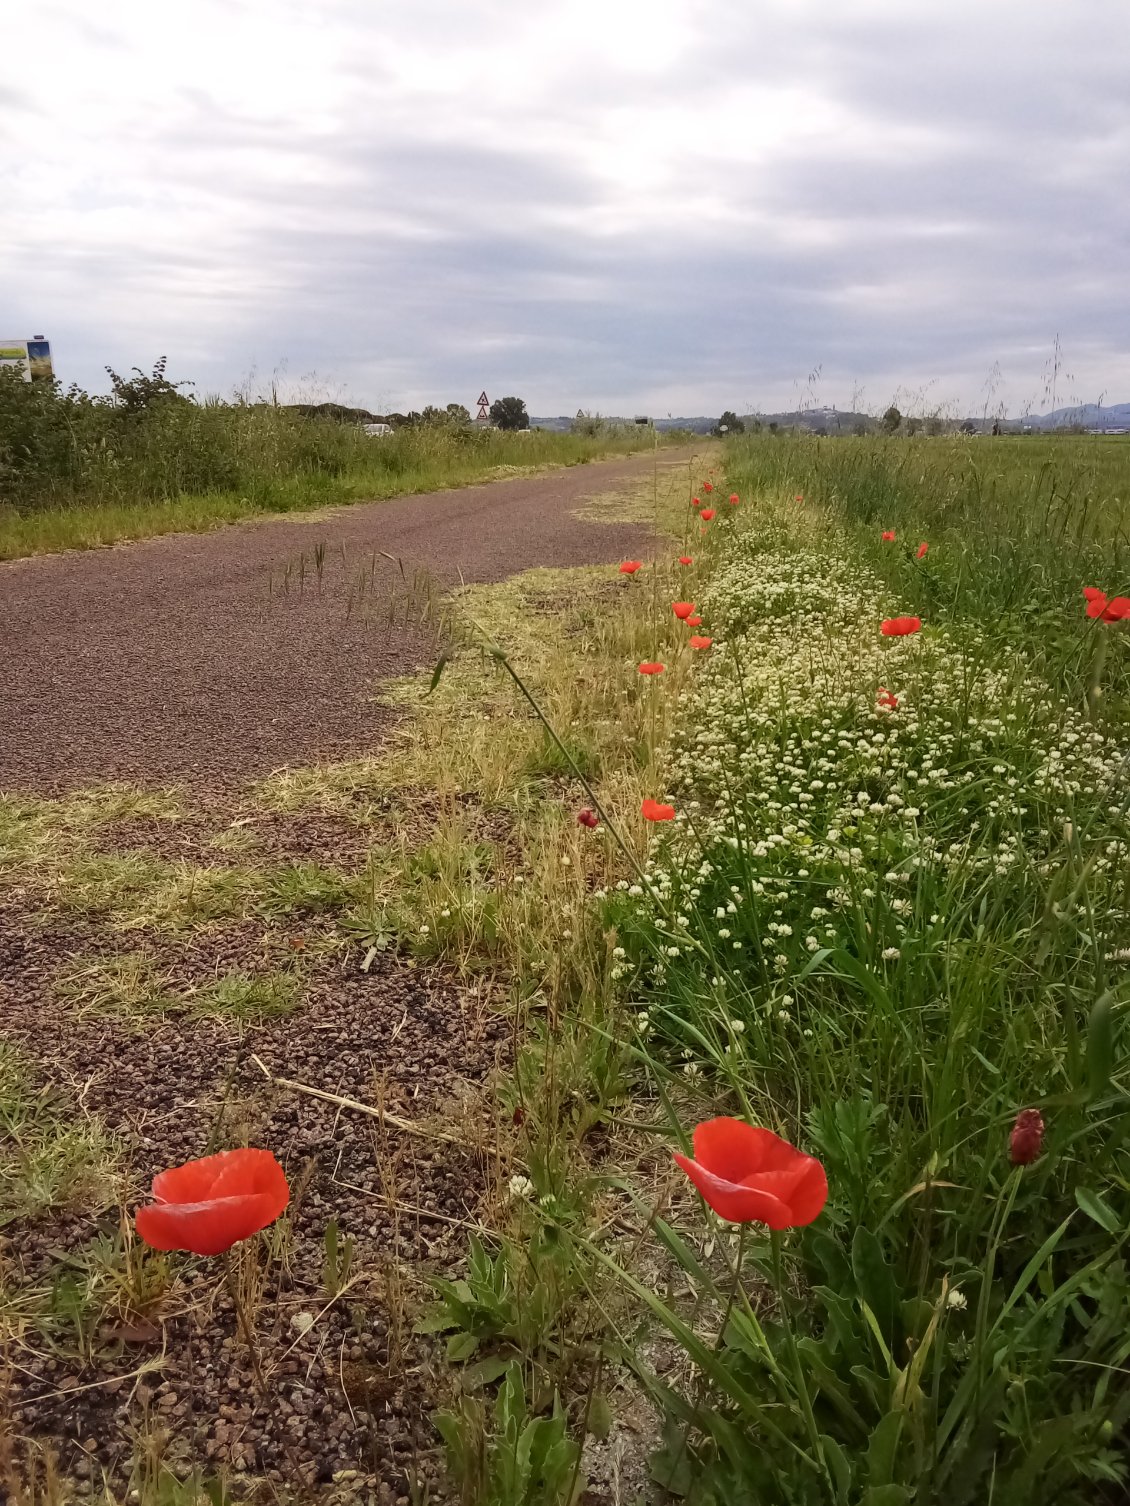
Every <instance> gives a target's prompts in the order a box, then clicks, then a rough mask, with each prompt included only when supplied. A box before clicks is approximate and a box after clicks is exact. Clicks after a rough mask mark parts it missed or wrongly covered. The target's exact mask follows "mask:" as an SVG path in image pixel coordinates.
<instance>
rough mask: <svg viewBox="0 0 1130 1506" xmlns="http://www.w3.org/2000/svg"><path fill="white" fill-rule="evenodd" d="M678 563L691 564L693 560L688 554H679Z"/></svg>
mask: <svg viewBox="0 0 1130 1506" xmlns="http://www.w3.org/2000/svg"><path fill="white" fill-rule="evenodd" d="M679 564H680V565H693V564H694V560H693V558H692V557H691V556H690V555H689V554H680V556H679Z"/></svg>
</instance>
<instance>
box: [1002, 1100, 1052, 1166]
mask: <svg viewBox="0 0 1130 1506" xmlns="http://www.w3.org/2000/svg"><path fill="white" fill-rule="evenodd" d="M1043 1144H1044V1117H1043V1115H1042V1114H1041V1113H1040V1111H1039V1109H1021V1110H1020V1112H1019V1114H1017V1116H1016V1123H1015V1124H1014V1125H1013V1126H1012V1134H1011V1135H1009V1137H1008V1155H1009V1160H1010V1161H1011V1162H1012V1164H1013V1165H1014V1166H1031V1164H1032V1162H1033V1161H1034V1160H1035V1159H1036V1157H1037V1156H1038V1155H1039V1154H1040V1151H1041V1150H1042V1149H1043Z"/></svg>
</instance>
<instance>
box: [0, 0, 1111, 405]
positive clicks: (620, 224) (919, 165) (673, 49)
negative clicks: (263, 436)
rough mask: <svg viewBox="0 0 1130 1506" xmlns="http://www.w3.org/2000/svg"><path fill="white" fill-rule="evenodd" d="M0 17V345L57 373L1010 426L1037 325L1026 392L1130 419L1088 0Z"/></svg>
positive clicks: (138, 4)
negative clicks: (16, 345)
mask: <svg viewBox="0 0 1130 1506" xmlns="http://www.w3.org/2000/svg"><path fill="white" fill-rule="evenodd" d="M17 16H18V20H17ZM0 32H2V34H3V48H2V50H0V57H2V59H3V62H2V65H0V206H2V213H0V336H5V337H7V336H21V335H32V334H44V335H46V336H47V337H48V338H49V339H50V340H51V341H52V345H53V350H54V353H55V360H56V369H57V372H58V374H59V375H60V376H61V377H62V379H63V380H64V382H70V381H72V380H75V381H78V382H80V383H81V384H82V385H84V386H87V387H89V388H90V389H91V390H95V391H102V390H105V388H106V380H105V376H104V373H103V369H102V368H103V367H104V366H105V365H106V364H110V365H112V366H115V367H117V368H119V369H122V368H126V367H129V366H132V365H134V364H137V365H140V366H145V367H148V366H149V365H151V364H152V362H153V360H154V359H155V358H156V357H157V356H159V355H162V354H167V355H168V357H169V374H170V375H171V376H174V377H190V378H193V379H195V381H196V382H197V386H198V389H199V390H200V391H207V390H219V391H223V392H230V391H231V390H232V389H233V388H234V387H236V386H239V385H241V384H245V383H247V382H248V381H250V385H251V388H252V390H253V391H259V390H262V389H263V388H264V387H266V386H268V385H269V383H270V380H271V377H272V375H273V374H275V373H277V374H278V375H279V376H280V377H281V378H282V381H283V384H284V387H283V390H284V392H285V393H287V394H288V395H293V394H295V393H297V392H299V391H304V392H309V393H317V394H320V395H325V396H333V397H339V398H341V397H348V398H351V399H352V400H355V401H357V402H359V403H361V404H363V405H365V406H367V407H371V408H374V409H377V410H382V411H383V410H385V409H390V408H399V409H408V408H409V407H418V406H421V405H422V404H423V403H425V402H428V401H436V402H448V401H460V402H463V403H466V404H467V405H468V406H472V405H473V402H474V399H475V398H476V397H477V396H478V393H479V390H480V389H481V388H484V387H485V388H486V390H487V392H488V394H489V395H490V397H492V398H494V397H498V396H504V395H506V394H509V393H517V394H518V395H520V396H522V397H524V398H525V399H526V401H527V404H528V406H529V408H530V411H531V412H532V413H535V414H556V413H571V412H574V411H575V410H576V409H577V408H578V407H582V406H583V407H585V408H586V409H597V410H600V411H602V412H605V413H625V412H628V411H640V412H650V413H654V414H659V415H663V414H666V413H667V412H671V413H676V414H677V413H682V414H698V413H717V412H718V411H720V410H721V409H722V408H736V409H738V410H739V411H744V410H746V409H755V408H756V409H761V410H772V409H776V408H784V407H791V406H793V405H794V404H795V403H796V402H797V400H798V399H803V398H805V395H806V394H807V395H808V397H807V400H808V401H812V400H813V398H814V399H815V400H816V401H817V402H820V403H828V404H835V405H837V406H839V407H841V408H842V407H847V406H848V405H849V404H850V403H851V401H852V396H853V392H855V393H858V391H859V390H860V389H862V393H863V405H864V406H866V407H869V408H882V407H885V406H886V404H887V402H889V401H890V400H891V399H892V398H897V400H898V401H899V403H900V406H902V407H903V408H904V409H905V410H913V409H914V408H915V407H918V408H919V409H921V410H923V411H928V410H930V409H932V408H933V407H935V406H937V405H939V404H940V405H944V406H946V407H948V408H950V409H951V410H954V409H957V410H962V411H976V412H980V411H982V409H983V407H984V406H985V403H986V401H989V402H990V406H991V407H995V406H996V405H997V404H999V403H1002V402H1003V403H1004V404H1005V405H1006V406H1007V408H1008V410H1009V411H1010V412H1011V413H1013V414H1016V413H1018V412H1020V411H1022V410H1023V409H1024V408H1025V407H1026V406H1028V405H1029V404H1030V405H1032V406H1033V407H1034V408H1036V409H1037V410H1039V409H1043V408H1046V407H1047V406H1049V400H1048V399H1049V393H1048V392H1047V391H1046V388H1047V385H1048V383H1049V382H1050V375H1051V373H1050V361H1051V357H1052V353H1053V342H1054V340H1055V337H1056V335H1057V333H1058V335H1059V337H1060V341H1061V344H1062V354H1063V359H1062V367H1061V370H1060V373H1059V377H1058V384H1057V389H1056V400H1057V402H1059V403H1061V404H1062V403H1064V402H1069V401H1073V400H1080V401H1082V400H1095V399H1098V398H1100V397H1101V396H1103V395H1104V394H1105V399H1106V401H1107V402H1115V401H1130V192H1128V189H1130V18H1128V17H1127V14H1126V11H1125V7H1124V5H1123V4H1122V3H1121V0H1114V3H1110V0H1101V3H1099V0H1072V3H1070V4H1065V3H1063V0H1056V3H1054V4H1053V3H1051V0H1025V3H1023V4H1021V3H1013V0H945V3H944V4H937V5H929V6H927V5H924V4H913V3H909V0H847V3H844V0H838V3H832V0H647V3H635V0H567V3H558V4H552V5H551V4H537V3H530V4H520V3H515V0H478V3H470V0H460V3H456V0H400V3H398V4H395V5H394V4H389V3H387V0H302V3H301V4H296V3H293V0H270V3H266V0H192V3H189V4H181V5H176V6H172V5H167V4H155V3H154V0H103V3H102V4H100V5H99V6H95V7H92V6H91V5H89V3H88V0H9V3H8V6H7V7H6V9H5V13H4V18H3V20H2V21H0ZM818 369H819V373H820V374H819V377H818V378H817V379H816V380H815V381H814V382H813V383H811V384H810V380H809V379H810V374H811V373H814V372H816V371H817V370H818ZM990 389H991V393H992V395H991V398H990V397H989V395H988V394H989V391H990Z"/></svg>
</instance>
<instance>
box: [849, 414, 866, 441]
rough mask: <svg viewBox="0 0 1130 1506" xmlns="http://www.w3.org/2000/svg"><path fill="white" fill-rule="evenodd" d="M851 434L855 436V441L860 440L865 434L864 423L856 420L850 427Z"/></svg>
mask: <svg viewBox="0 0 1130 1506" xmlns="http://www.w3.org/2000/svg"><path fill="white" fill-rule="evenodd" d="M851 432H852V433H853V434H854V435H855V437H856V439H862V438H863V436H864V435H865V434H866V433H867V424H866V421H865V420H864V419H862V418H857V419H856V421H855V423H853V424H852V426H851Z"/></svg>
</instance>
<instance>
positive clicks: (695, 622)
mask: <svg viewBox="0 0 1130 1506" xmlns="http://www.w3.org/2000/svg"><path fill="white" fill-rule="evenodd" d="M686 622H687V626H688V627H701V626H702V618H701V617H700V616H699V615H698V613H697V612H696V613H695V614H694V616H693V617H688V618H687V619H686Z"/></svg>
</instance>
